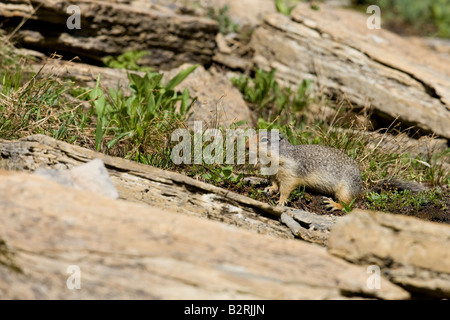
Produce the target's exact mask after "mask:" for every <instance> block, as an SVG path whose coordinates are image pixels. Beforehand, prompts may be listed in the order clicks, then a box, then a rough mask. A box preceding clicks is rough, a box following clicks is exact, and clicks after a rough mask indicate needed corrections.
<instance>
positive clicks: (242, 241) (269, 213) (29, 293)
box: [0, 136, 450, 299]
mask: <svg viewBox="0 0 450 320" xmlns="http://www.w3.org/2000/svg"><path fill="white" fill-rule="evenodd" d="M0 154H1V161H0V168H3V170H2V171H0V212H1V213H2V214H1V215H0V240H1V241H0V248H1V250H0V297H2V298H5V299H10V298H19V299H50V298H54V299H88V298H94V299H106V298H139V299H197V298H198V299H253V298H263V299H337V298H339V299H341V298H354V297H359V298H367V297H371V298H379V299H408V298H410V297H411V296H413V297H424V296H427V297H432V298H444V297H446V298H448V297H450V269H449V266H448V261H450V257H449V254H450V251H449V250H448V248H449V247H450V243H449V242H450V226H448V225H440V224H436V223H432V222H425V221H422V220H419V219H416V218H407V217H401V216H392V215H388V214H384V213H380V212H374V213H367V212H363V211H357V210H355V211H354V212H353V213H352V214H350V215H348V216H347V217H345V218H339V219H338V218H335V219H327V218H326V217H323V216H319V217H318V216H315V215H314V214H313V213H305V212H303V213H302V212H295V211H294V212H293V211H290V210H286V211H284V210H282V209H278V208H272V207H270V206H268V205H267V204H263V203H259V202H257V201H255V200H252V199H249V198H246V197H244V196H240V195H237V194H234V193H232V192H228V191H226V190H222V189H220V188H216V187H211V186H209V185H206V184H204V183H200V182H198V181H196V180H194V179H191V178H188V177H185V176H182V175H179V174H175V173H170V172H165V171H163V170H159V169H155V168H152V167H149V166H144V165H139V164H136V163H133V162H131V161H126V160H123V159H119V158H113V157H108V156H105V155H103V154H101V153H96V152H93V151H91V150H86V149H83V148H80V147H76V146H72V145H70V144H67V143H63V142H60V141H56V140H54V139H51V138H48V137H45V136H33V137H29V138H27V139H24V140H22V141H0ZM94 158H95V159H101V160H96V161H97V162H98V161H103V162H104V163H105V165H106V168H107V170H108V173H109V176H110V177H111V180H109V177H108V176H107V177H106V180H107V181H106V187H103V188H99V187H97V186H96V185H97V184H98V185H102V184H101V180H102V178H101V173H102V171H104V169H101V168H99V166H98V164H97V163H96V164H95V165H89V166H88V167H87V168H86V167H85V166H78V165H79V164H82V163H84V162H87V161H89V160H92V159H94ZM39 166H41V167H47V168H53V170H60V171H61V172H62V174H61V175H60V178H55V177H57V175H56V173H55V172H57V171H45V170H44V169H40V170H39V171H40V172H39V174H31V173H19V172H16V171H11V170H25V171H30V170H31V171H33V170H34V169H36V168H37V167H39ZM83 167H84V168H83ZM89 168H90V169H89ZM4 169H9V170H10V171H5V170H4ZM67 169H70V171H69V172H66V171H65V170H67ZM85 170H94V172H91V173H90V174H89V171H88V172H86V171H85ZM61 177H62V178H63V179H62V178H61ZM71 179H72V180H71ZM54 180H56V181H59V184H58V183H57V182H55V181H54ZM68 180H69V181H68ZM83 180H87V181H89V183H87V184H86V183H83V182H82V181H83ZM94 181H96V182H94ZM108 181H112V182H113V185H114V187H115V188H116V189H117V191H118V195H119V198H120V199H114V198H115V196H114V193H111V192H109V191H108V192H106V190H107V189H109V188H110V187H109V184H110V182H108ZM68 185H69V186H71V187H68ZM95 190H97V191H95ZM98 190H102V191H103V192H100V193H99V192H98ZM125 199H126V200H125ZM277 216H278V217H280V216H281V222H282V223H281V222H279V220H278V218H277ZM286 216H296V218H297V221H298V223H297V227H296V228H297V229H298V228H299V229H302V230H303V231H298V230H297V229H296V228H292V226H291V225H290V224H292V222H295V220H294V219H291V220H290V221H287V220H286V219H285V218H286ZM211 219H212V220H218V221H211ZM219 221H220V222H219ZM284 224H287V225H290V228H291V230H292V231H295V232H297V234H296V235H297V236H300V237H301V238H302V239H304V240H306V241H299V240H298V239H292V235H291V233H290V231H289V230H290V229H289V228H287V227H286V226H285V225H284ZM245 229H247V230H245ZM330 229H331V232H330ZM286 238H290V239H286ZM380 239H382V241H380ZM307 242H313V243H307ZM315 243H320V244H322V245H323V244H327V243H328V250H327V249H326V248H324V247H323V246H319V245H317V244H315ZM339 257H341V258H344V259H345V260H347V261H350V262H346V261H344V260H342V259H340V258H339ZM73 266H75V267H76V268H78V269H76V270H79V271H80V272H81V273H80V278H79V279H78V280H79V284H80V286H81V287H80V289H73V283H72V280H73V278H72V277H71V275H72V273H71V270H72V269H71V268H73ZM373 268H375V269H374V270H375V271H373ZM374 272H375V273H374ZM75 283H76V282H75Z"/></svg>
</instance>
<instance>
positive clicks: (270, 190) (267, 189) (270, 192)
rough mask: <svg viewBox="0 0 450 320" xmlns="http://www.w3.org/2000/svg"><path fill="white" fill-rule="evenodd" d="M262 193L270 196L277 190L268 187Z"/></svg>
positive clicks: (273, 187)
mask: <svg viewBox="0 0 450 320" xmlns="http://www.w3.org/2000/svg"><path fill="white" fill-rule="evenodd" d="M264 192H265V193H267V194H269V195H270V194H272V193H276V192H278V188H277V187H275V186H270V187H267V188H265V189H264Z"/></svg>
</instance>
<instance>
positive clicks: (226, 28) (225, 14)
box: [207, 4, 239, 34]
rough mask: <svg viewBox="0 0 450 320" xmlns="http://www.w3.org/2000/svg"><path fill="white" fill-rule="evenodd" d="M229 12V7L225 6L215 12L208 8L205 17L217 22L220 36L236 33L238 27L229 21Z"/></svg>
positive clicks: (213, 9)
mask: <svg viewBox="0 0 450 320" xmlns="http://www.w3.org/2000/svg"><path fill="white" fill-rule="evenodd" d="M229 10H230V7H229V6H228V5H227V4H226V5H224V6H223V7H222V8H219V9H217V10H216V9H215V8H213V7H210V8H209V9H208V12H207V17H209V18H210V19H212V20H215V21H217V23H218V24H219V32H220V33H222V34H228V33H232V32H237V31H238V29H239V25H238V24H237V23H235V22H233V20H232V19H231V17H230V14H229Z"/></svg>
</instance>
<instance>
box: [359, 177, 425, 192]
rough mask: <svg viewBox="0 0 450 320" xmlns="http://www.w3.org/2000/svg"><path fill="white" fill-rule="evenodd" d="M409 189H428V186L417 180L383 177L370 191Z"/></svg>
mask: <svg viewBox="0 0 450 320" xmlns="http://www.w3.org/2000/svg"><path fill="white" fill-rule="evenodd" d="M383 189H384V190H389V189H390V190H392V189H395V190H399V191H403V190H409V191H411V192H420V191H426V190H428V188H427V187H426V186H424V185H423V184H421V183H419V182H415V181H404V180H399V179H395V178H388V179H383V180H381V181H380V182H378V183H377V184H376V185H375V186H374V187H372V188H371V189H369V190H368V192H380V191H381V190H383Z"/></svg>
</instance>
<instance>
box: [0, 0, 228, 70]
mask: <svg viewBox="0 0 450 320" xmlns="http://www.w3.org/2000/svg"><path fill="white" fill-rule="evenodd" d="M73 4H76V5H77V6H78V7H79V12H80V29H73V30H71V29H69V28H68V27H67V20H68V18H69V16H70V14H69V13H67V9H68V8H69V6H70V5H73ZM70 12H73V11H70ZM0 17H4V18H8V21H7V22H6V23H5V24H3V28H5V29H7V30H12V29H14V28H15V27H16V26H17V25H18V24H19V23H20V22H21V21H22V18H26V19H27V22H26V23H25V24H24V25H23V26H22V27H21V28H20V30H19V31H18V32H17V36H18V37H19V39H20V42H21V43H22V44H24V45H25V46H30V47H39V48H42V49H47V48H52V50H58V52H64V53H71V54H74V55H80V56H82V57H87V58H91V59H94V60H101V58H103V57H104V56H107V55H119V54H122V53H124V52H126V51H130V50H146V51H148V52H149V55H147V56H146V61H147V63H148V65H149V66H152V67H155V68H160V69H170V68H173V67H177V66H179V65H181V64H182V63H185V62H191V63H200V64H209V63H211V61H212V56H213V55H214V49H215V45H216V44H215V36H216V33H217V32H218V29H219V28H218V25H217V22H215V21H213V20H211V19H206V18H201V17H194V16H188V15H182V14H175V13H174V12H172V11H171V10H168V9H164V8H161V7H158V6H140V7H137V6H130V5H126V4H119V3H114V2H111V1H101V0H99V1H96V0H83V1H77V2H76V3H75V2H73V1H68V0H32V1H28V2H24V1H22V0H7V1H2V3H0Z"/></svg>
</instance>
